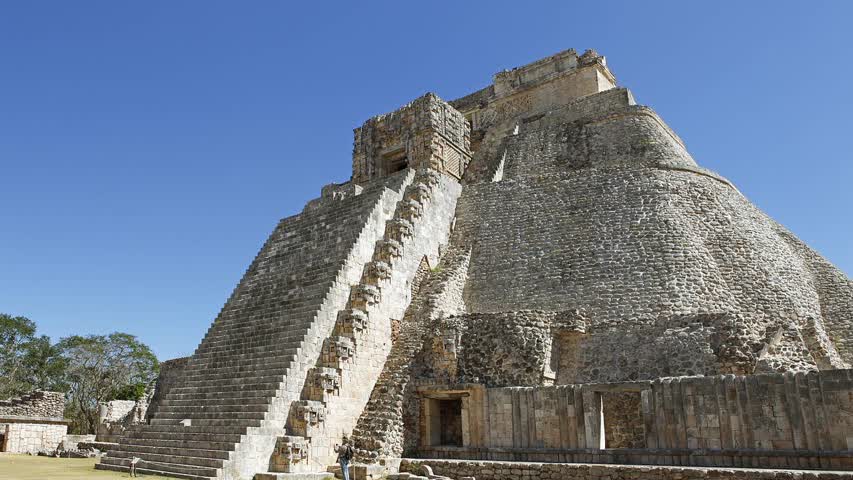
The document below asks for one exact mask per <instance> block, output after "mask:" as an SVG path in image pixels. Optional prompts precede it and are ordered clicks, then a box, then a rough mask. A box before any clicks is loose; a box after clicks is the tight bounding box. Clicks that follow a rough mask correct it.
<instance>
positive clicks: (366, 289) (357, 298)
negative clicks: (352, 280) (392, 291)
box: [350, 284, 382, 309]
mask: <svg viewBox="0 0 853 480" xmlns="http://www.w3.org/2000/svg"><path fill="white" fill-rule="evenodd" d="M381 295H382V292H381V290H380V289H379V287H377V286H375V285H366V284H359V285H356V286H354V287H352V291H351V292H350V304H351V305H352V306H353V308H360V309H366V308H367V307H368V306H370V305H375V304H377V303H379V299H380V298H381Z"/></svg>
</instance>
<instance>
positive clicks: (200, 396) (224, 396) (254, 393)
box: [163, 387, 278, 405]
mask: <svg viewBox="0 0 853 480" xmlns="http://www.w3.org/2000/svg"><path fill="white" fill-rule="evenodd" d="M277 390H278V388H277V387H276V388H266V389H262V390H233V391H214V392H172V391H170V392H169V393H168V394H167V395H166V398H165V399H163V402H167V401H169V402H170V401H173V400H192V401H195V400H204V401H208V400H211V401H212V400H214V399H216V400H230V401H233V402H234V403H242V402H243V401H248V400H255V399H265V400H269V399H270V398H272V397H273V396H275V394H276V391H277ZM163 405H165V403H164V404H163Z"/></svg>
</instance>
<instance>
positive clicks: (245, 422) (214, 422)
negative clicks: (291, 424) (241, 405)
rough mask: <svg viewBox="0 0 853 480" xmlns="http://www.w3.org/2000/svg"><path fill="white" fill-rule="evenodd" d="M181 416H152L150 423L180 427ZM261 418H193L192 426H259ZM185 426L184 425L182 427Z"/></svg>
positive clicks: (244, 427)
mask: <svg viewBox="0 0 853 480" xmlns="http://www.w3.org/2000/svg"><path fill="white" fill-rule="evenodd" d="M181 420H182V419H181V418H159V415H158V418H152V419H151V423H150V425H152V426H153V425H163V426H171V427H182V425H180V424H179V423H178V422H180V421H181ZM261 420H262V418H222V417H219V418H193V419H192V425H191V426H193V427H234V428H243V430H244V431H245V429H246V428H248V427H260V426H261ZM184 428H186V427H184Z"/></svg>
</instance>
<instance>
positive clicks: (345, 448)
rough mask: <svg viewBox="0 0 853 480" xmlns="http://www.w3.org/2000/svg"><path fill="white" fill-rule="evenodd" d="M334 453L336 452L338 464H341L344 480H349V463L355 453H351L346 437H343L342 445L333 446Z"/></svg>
mask: <svg viewBox="0 0 853 480" xmlns="http://www.w3.org/2000/svg"><path fill="white" fill-rule="evenodd" d="M335 451H336V452H338V463H340V464H341V472H343V474H344V480H349V462H350V460H352V457H353V456H354V455H355V452H353V450H352V447H351V446H350V444H349V439H348V438H347V436H346V435H344V439H343V444H341V445H335Z"/></svg>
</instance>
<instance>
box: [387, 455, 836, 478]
mask: <svg viewBox="0 0 853 480" xmlns="http://www.w3.org/2000/svg"><path fill="white" fill-rule="evenodd" d="M423 465H427V466H429V467H430V468H432V470H433V472H434V473H435V474H437V475H444V476H447V477H450V478H466V477H469V478H476V479H477V480H518V479H520V478H531V479H534V478H535V479H541V480H563V479H567V478H571V479H573V480H617V479H618V480H622V479H626V480H627V479H631V480H705V479H713V480H778V479H780V478H785V479H791V480H841V479H849V478H853V474H851V473H844V472H819V471H818V472H815V471H785V472H781V471H778V470H757V469H733V468H714V467H675V468H673V467H653V466H634V465H584V464H566V463H527V462H478V461H470V460H468V461H465V460H462V461H454V460H415V459H404V460H403V463H402V464H401V465H400V471H402V472H410V473H412V474H415V475H422V472H423V470H422V469H423Z"/></svg>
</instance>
